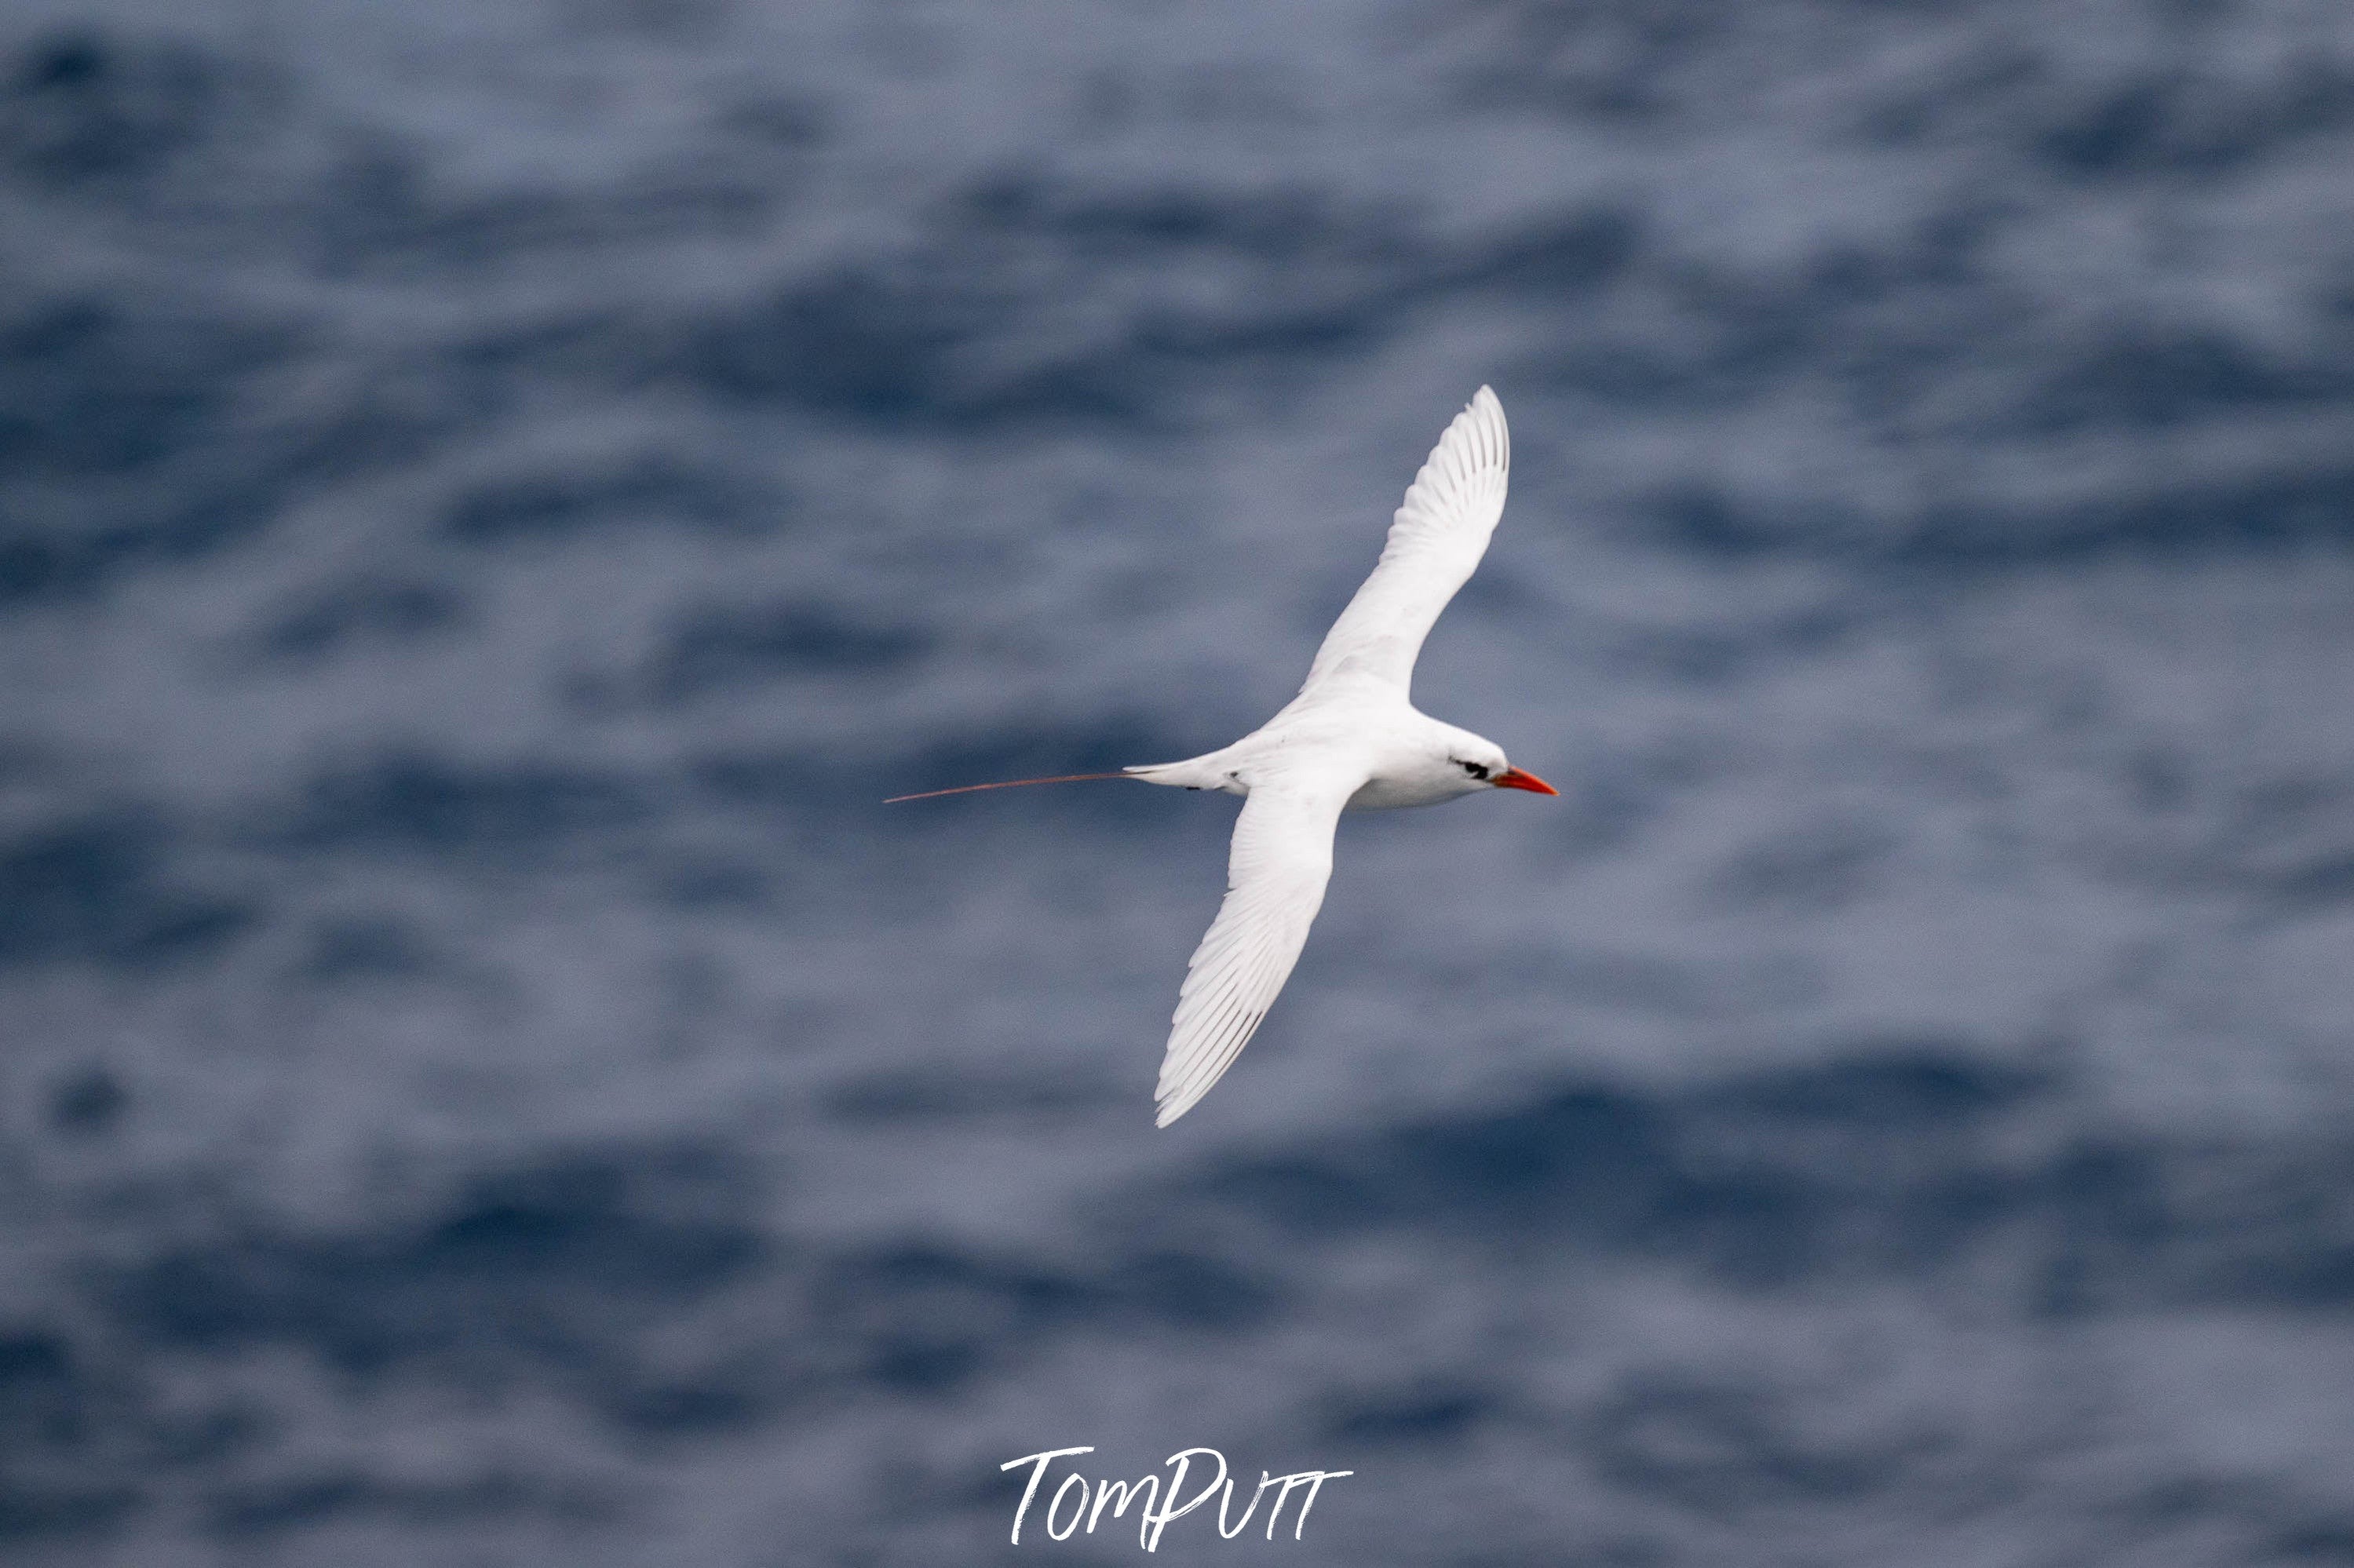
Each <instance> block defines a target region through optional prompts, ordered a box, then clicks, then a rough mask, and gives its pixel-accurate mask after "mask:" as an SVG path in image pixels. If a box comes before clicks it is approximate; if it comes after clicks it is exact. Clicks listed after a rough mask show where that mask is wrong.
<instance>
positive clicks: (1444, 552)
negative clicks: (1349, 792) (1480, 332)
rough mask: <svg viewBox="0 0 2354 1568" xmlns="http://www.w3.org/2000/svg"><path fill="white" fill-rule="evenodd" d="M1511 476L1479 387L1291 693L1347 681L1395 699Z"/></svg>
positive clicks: (1491, 402) (1481, 545) (1464, 574)
mask: <svg viewBox="0 0 2354 1568" xmlns="http://www.w3.org/2000/svg"><path fill="white" fill-rule="evenodd" d="M1511 466H1512V439H1511V430H1510V429H1508V428H1507V427H1506V426H1505V424H1504V408H1503V405H1502V404H1500V403H1499V402H1497V401H1496V394H1495V393H1494V392H1492V391H1490V389H1489V388H1487V387H1480V388H1479V392H1478V393H1477V394H1476V395H1475V396H1474V397H1472V399H1471V401H1470V402H1469V404H1468V405H1466V406H1465V408H1464V409H1463V411H1462V412H1461V413H1459V414H1458V415H1456V416H1455V421H1454V423H1452V424H1450V425H1448V426H1447V433H1446V434H1444V435H1442V436H1440V437H1439V438H1438V444H1437V446H1436V447H1433V448H1432V449H1431V452H1430V457H1429V459H1428V460H1427V461H1425V462H1424V463H1423V465H1422V471H1420V472H1419V473H1417V474H1416V475H1415V476H1414V484H1413V486H1412V487H1411V488H1410V489H1408V490H1407V491H1406V493H1405V504H1404V505H1402V506H1400V507H1399V508H1398V509H1397V515H1396V517H1395V519H1394V521H1393V522H1392V523H1391V524H1390V532H1389V539H1388V541H1387V542H1386V543H1385V544H1384V546H1382V558H1381V562H1380V564H1379V565H1377V566H1375V567H1373V576H1371V577H1367V578H1366V579H1365V581H1364V584H1363V586H1362V587H1361V588H1358V589H1357V593H1356V597H1355V598H1353V599H1351V600H1350V601H1349V608H1348V609H1344V610H1342V611H1341V619H1340V620H1336V621H1334V622H1333V623H1332V630H1330V631H1328V632H1326V633H1325V634H1324V643H1323V646H1321V647H1320V648H1319V649H1317V650H1316V662H1315V663H1314V664H1312V665H1311V666H1310V668H1309V671H1308V680H1307V682H1306V683H1304V684H1303V685H1302V686H1301V687H1300V690H1301V691H1303V692H1305V691H1307V690H1309V689H1310V688H1311V687H1313V686H1315V685H1317V684H1318V683H1320V682H1323V681H1326V680H1330V679H1331V678H1332V677H1334V676H1336V675H1340V674H1342V673H1350V672H1355V673H1362V674H1364V675H1367V676H1370V677H1372V678H1373V679H1375V680H1379V681H1383V682H1385V683H1389V684H1391V685H1394V686H1396V687H1397V688H1398V689H1399V690H1400V691H1401V692H1403V691H1404V690H1405V688H1406V686H1407V684H1408V683H1410V682H1411V681H1412V680H1413V678H1414V662H1415V659H1416V656H1417V655H1419V654H1420V653H1421V652H1422V643H1423V639H1424V638H1426V637H1428V636H1429V635H1430V629H1431V627H1432V625H1433V624H1434V623H1435V622H1437V620H1438V612H1439V611H1440V610H1442V609H1446V608H1447V600H1449V599H1453V598H1454V597H1455V592H1456V590H1457V589H1458V588H1461V587H1462V586H1463V585H1464V583H1465V582H1467V581H1469V578H1470V577H1471V574H1472V572H1473V571H1475V570H1476V569H1478V567H1479V557H1480V556H1484V555H1486V554H1487V553H1488V541H1489V539H1490V538H1491V537H1493V536H1494V535H1495V532H1496V522H1497V520H1498V519H1499V518H1500V517H1501V516H1503V514H1504V492H1505V489H1506V487H1507V485H1508V482H1509V481H1510V479H1511Z"/></svg>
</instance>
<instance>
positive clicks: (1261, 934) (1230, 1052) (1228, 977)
mask: <svg viewBox="0 0 2354 1568" xmlns="http://www.w3.org/2000/svg"><path fill="white" fill-rule="evenodd" d="M1362 782H1363V780H1362V779H1357V780H1347V779H1327V780H1316V781H1310V780H1304V779H1281V778H1278V779H1269V780H1267V782H1264V783H1260V784H1256V785H1254V786H1253V787H1252V789H1251V792H1250V796H1249V798H1248V799H1247V800H1245V801H1244V802H1243V810H1242V815H1241V816H1239V817H1237V818H1236V819H1235V842H1234V849H1233V852H1232V853H1230V854H1229V855H1228V857H1227V861H1226V899H1225V903H1224V904H1222V905H1220V906H1218V917H1217V918H1216V919H1215V920H1214V921H1212V922H1211V923H1210V929H1209V933H1208V934H1207V935H1206V936H1204V938H1202V945H1201V946H1200V947H1198V948H1194V949H1193V959H1192V961H1191V962H1190V963H1188V964H1187V965H1186V969H1185V983H1184V985H1183V987H1182V988H1181V989H1180V990H1179V991H1178V993H1177V1013H1176V1017H1175V1018H1174V1020H1172V1027H1171V1029H1170V1031H1169V1050H1168V1053H1167V1054H1165V1055H1163V1056H1162V1057H1161V1083H1160V1086H1159V1087H1158V1088H1156V1089H1155V1090H1154V1091H1153V1096H1154V1097H1155V1098H1156V1099H1157V1100H1159V1101H1160V1107H1161V1108H1160V1111H1159V1114H1158V1115H1157V1116H1156V1118H1154V1119H1155V1123H1156V1125H1158V1126H1161V1127H1167V1126H1168V1125H1169V1124H1170V1123H1171V1122H1172V1121H1175V1120H1176V1119H1177V1118H1179V1117H1181V1116H1183V1115H1184V1114H1185V1113H1186V1112H1187V1111H1189V1110H1191V1109H1193V1106H1194V1104H1195V1102H1197V1101H1198V1100H1200V1099H1201V1097H1203V1096H1204V1095H1205V1094H1208V1093H1209V1092H1210V1086H1211V1085H1213V1084H1214V1083H1216V1082H1217V1081H1218V1079H1219V1077H1220V1075H1223V1074H1224V1073H1225V1070H1226V1069H1227V1068H1228V1067H1230V1066H1232V1065H1234V1060H1235V1056H1237V1055H1239V1054H1241V1052H1242V1048H1243V1046H1244V1045H1246V1044H1248V1043H1249V1041H1250V1037H1251V1035H1252V1034H1253V1033H1256V1032H1257V1029H1258V1024H1259V1020H1260V1019H1262V1018H1264V1017H1266V1016H1267V1008H1268V1007H1269V1006H1271V1005H1272V1004H1273V1003H1274V1001H1275V998H1276V993H1277V992H1278V991H1281V990H1282V989H1283V982H1284V981H1285V980H1288V979H1289V978H1290V977H1291V968H1292V966H1293V965H1294V964H1296V963H1298V962H1299V949H1300V948H1302V947H1303V946H1305V945H1306V943H1307V941H1308V927H1310V925H1311V924H1313V923H1314V921H1315V919H1316V911H1317V910H1318V909H1319V908H1320V907H1321V906H1323V903H1324V885H1325V883H1326V882H1328V881H1329V880H1331V875H1332V830H1333V827H1334V825H1335V824H1336V823H1338V822H1339V821H1340V820H1341V806H1342V805H1344V804H1345V803H1346V802H1347V800H1348V799H1349V796H1350V794H1351V793H1352V791H1353V790H1354V789H1355V788H1356V786H1357V784H1358V783H1362Z"/></svg>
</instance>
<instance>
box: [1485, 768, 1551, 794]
mask: <svg viewBox="0 0 2354 1568" xmlns="http://www.w3.org/2000/svg"><path fill="white" fill-rule="evenodd" d="M1488 782H1489V783H1490V784H1493V785H1494V786H1495V787H1496V788H1497V789H1526V790H1527V791H1528V792H1529V793H1530V794H1532V795H1558V794H1560V793H1561V791H1560V790H1558V789H1554V788H1553V786H1552V785H1550V784H1548V783H1546V782H1545V781H1544V780H1543V779H1540V778H1538V777H1537V776H1536V775H1535V774H1533V773H1523V772H1522V771H1521V770H1520V769H1519V768H1505V769H1504V770H1503V771H1502V772H1501V773H1499V774H1497V775H1496V776H1495V777H1494V778H1493V779H1489V780H1488Z"/></svg>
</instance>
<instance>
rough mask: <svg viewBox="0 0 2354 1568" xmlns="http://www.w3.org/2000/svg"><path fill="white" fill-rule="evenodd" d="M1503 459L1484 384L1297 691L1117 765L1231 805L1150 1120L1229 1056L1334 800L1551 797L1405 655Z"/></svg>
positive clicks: (1439, 605)
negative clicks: (1461, 724) (1215, 884)
mask: <svg viewBox="0 0 2354 1568" xmlns="http://www.w3.org/2000/svg"><path fill="white" fill-rule="evenodd" d="M1510 471H1511V438H1510V435H1509V434H1508V432H1507V429H1506V428H1505V424H1504V410H1503V408H1502V407H1501V406H1500V404H1498V402H1497V401H1496V395H1495V394H1494V393H1493V392H1491V391H1490V390H1489V389H1488V388H1487V387H1481V388H1479V394H1478V396H1476V397H1473V398H1472V399H1471V402H1470V404H1469V407H1467V408H1465V409H1464V410H1463V412H1462V413H1461V414H1459V415H1458V416H1457V417H1456V418H1455V421H1454V423H1453V424H1451V425H1449V426H1448V427H1447V433H1446V434H1445V435H1444V436H1442V437H1441V438H1440V439H1439V442H1438V445H1437V447H1436V448H1435V449H1433V450H1432V451H1431V454H1430V459H1429V461H1427V462H1426V463H1425V464H1424V465H1423V468H1422V471H1421V472H1420V473H1419V474H1417V475H1416V478H1415V482H1414V485H1413V487H1412V488H1411V489H1409V490H1408V491H1407V492H1406V496H1405V504H1404V505H1403V506H1400V507H1399V508H1398V511H1397V515H1396V518H1395V520H1394V522H1393V523H1392V524H1391V527H1390V534H1389V541H1388V544H1387V545H1386V546H1385V547H1384V549H1383V551H1382V558H1381V563H1380V565H1378V566H1377V567H1374V568H1373V576H1372V577H1368V578H1367V579H1366V580H1365V583H1364V586H1363V587H1362V588H1359V589H1358V590H1357V593H1356V597H1355V598H1353V599H1351V600H1350V601H1349V607H1348V609H1345V610H1343V611H1342V612H1341V619H1340V620H1338V621H1336V622H1335V623H1334V624H1333V627H1332V630H1331V631H1330V632H1329V633H1327V634H1326V636H1325V639H1324V642H1323V646H1322V647H1320V649H1318V651H1317V653H1316V660H1315V662H1314V664H1313V665H1312V666H1310V670H1309V673H1308V680H1307V683H1305V684H1304V685H1302V686H1301V687H1300V689H1299V695H1298V696H1296V697H1294V698H1293V699H1292V700H1291V701H1290V702H1289V703H1288V704H1286V705H1285V706H1284V708H1283V710H1282V711H1281V712H1279V713H1278V714H1277V715H1275V716H1274V717H1273V718H1271V719H1269V720H1267V723H1266V724H1264V725H1262V726H1259V727H1258V728H1257V729H1255V730H1253V731H1252V732H1251V733H1250V734H1248V735H1246V736H1243V737H1242V738H1241V739H1240V740H1237V741H1235V743H1234V744H1233V745H1231V746H1226V747H1220V748H1219V749H1218V750H1216V751H1213V752H1209V753H1206V754H1204V755H1203V756H1200V757H1192V758H1186V759H1184V760H1183V761H1182V762H1163V763H1158V764H1154V765H1150V766H1147V767H1141V768H1129V769H1128V770H1127V771H1128V773H1129V775H1130V776H1131V777H1134V778H1137V779H1143V780H1144V781H1146V782H1147V783H1151V784H1166V785H1171V786H1174V787H1177V788H1181V789H1217V790H1221V791H1223V792H1225V793H1226V794H1229V795H1240V796H1243V797H1244V798H1245V804H1244V806H1243V810H1242V815H1241V817H1240V818H1239V819H1238V820H1237V821H1236V822H1235V841H1234V849H1233V853H1232V855H1231V857H1230V859H1229V861H1228V864H1227V874H1226V897H1225V904H1224V905H1222V906H1220V908H1219V910H1218V917H1217V919H1216V920H1215V921H1214V923H1213V924H1212V925H1211V927H1210V929H1209V933H1208V935H1206V936H1204V938H1202V945H1201V946H1200V947H1199V948H1196V949H1195V950H1194V953H1193V961H1192V962H1191V964H1189V965H1188V966H1187V971H1186V976H1185V983H1184V986H1183V988H1182V990H1181V991H1180V992H1179V993H1178V1002H1177V1012H1176V1016H1175V1018H1174V1019H1173V1020H1172V1027H1171V1030H1170V1034H1169V1046H1168V1051H1167V1053H1166V1054H1165V1055H1164V1056H1163V1058H1162V1061H1161V1082H1160V1086H1159V1088H1158V1091H1157V1093H1156V1098H1157V1099H1158V1100H1159V1102H1160V1111H1159V1116H1158V1120H1159V1123H1160V1125H1161V1126H1162V1127H1166V1126H1168V1125H1169V1124H1170V1123H1171V1122H1172V1121H1174V1120H1176V1119H1177V1118H1179V1117H1181V1116H1182V1115H1184V1114H1185V1112H1186V1111H1188V1110H1189V1109H1191V1108H1192V1107H1193V1105H1194V1104H1195V1103H1196V1102H1197V1101H1199V1100H1200V1099H1201V1097H1203V1096H1204V1094H1206V1093H1208V1092H1209V1089H1210V1086H1212V1085H1213V1084H1214V1083H1216V1082H1217V1080H1218V1078H1219V1076H1220V1075H1222V1074H1224V1073H1225V1070H1226V1068H1227V1067H1228V1066H1230V1065H1232V1064H1233V1062H1234V1059H1235V1056H1236V1055H1237V1054H1239V1053H1240V1052H1241V1050H1242V1048H1243V1046H1244V1045H1245V1044H1247V1043H1248V1041H1249V1039H1250V1037H1251V1034H1252V1033H1253V1032H1254V1031H1256V1030H1257V1027H1258V1023H1259V1020H1260V1019H1262V1018H1263V1017H1265V1016H1266V1014H1267V1007H1268V1006H1269V1005H1270V1004H1271V1003H1272V1002H1273V1001H1275V997H1276V993H1277V992H1278V991H1281V990H1282V989H1283V982H1284V981H1285V980H1287V979H1288V978H1289V976H1290V974H1291V969H1292V966H1293V965H1294V964H1295V963H1297V962H1298V961H1299V951H1300V948H1301V947H1302V946H1303V945H1305V943H1306V941H1307V939H1308V927H1309V926H1310V923H1311V922H1312V921H1314V919H1315V918H1316V911H1317V910H1318V908H1319V907H1320V906H1322V904H1323V901H1324V885H1325V883H1326V882H1327V880H1328V879H1329V878H1330V877H1331V872H1332V832H1333V828H1334V825H1335V824H1336V822H1337V821H1338V819H1339V817H1340V815H1341V812H1342V811H1344V810H1383V809H1386V808H1390V807H1397V806H1428V805H1435V804H1437V802H1439V801H1441V800H1453V799H1454V798H1456V797H1457V796H1458V795H1469V794H1475V793H1477V792H1479V791H1480V790H1483V789H1495V788H1498V787H1502V788H1507V789H1530V790H1534V791H1536V792H1538V793H1542V794H1552V793H1553V789H1552V787H1551V786H1549V785H1547V784H1545V783H1544V782H1543V780H1542V779H1536V778H1535V777H1534V776H1533V775H1531V774H1525V773H1522V772H1521V771H1520V770H1518V769H1517V768H1512V767H1511V764H1510V763H1508V762H1507V761H1506V760H1505V758H1504V753H1503V748H1502V747H1499V746H1497V745H1496V744H1495V742H1493V741H1490V740H1485V739H1482V738H1481V737H1480V736H1476V735H1473V734H1472V733H1471V732H1470V731H1469V730H1465V729H1458V728H1457V727H1456V726H1453V725H1449V724H1442V723H1440V722H1439V721H1438V720H1437V719H1434V718H1431V717H1429V716H1428V715H1426V714H1423V713H1421V712H1420V711H1418V710H1417V709H1416V707H1415V705H1414V704H1413V703H1412V702H1411V701H1410V700H1409V698H1408V695H1407V688H1408V683H1409V682H1410V681H1411V679H1412V677H1413V673H1414V662H1415V657H1416V654H1417V653H1418V652H1420V651H1421V648H1422V642H1423V639H1424V638H1425V637H1426V635H1427V634H1428V633H1429V630H1430V628H1431V624H1432V623H1433V622H1434V621H1436V620H1437V619H1438V612H1439V611H1440V610H1442V609H1445V608H1446V607H1447V600H1449V599H1452V598H1454V597H1455V592H1456V590H1457V589H1458V588H1461V587H1462V586H1463V584H1464V582H1465V580H1466V579H1468V578H1469V577H1470V575H1471V572H1472V570H1473V568H1474V567H1477V566H1478V565H1479V557H1480V556H1482V555H1483V554H1485V553H1486V551H1487V548H1488V540H1489V536H1490V535H1492V534H1493V533H1494V532H1495V528H1496V523H1497V520H1498V519H1499V518H1500V517H1501V516H1502V515H1503V510H1504V493H1505V489H1506V484H1507V481H1508V479H1509V477H1510Z"/></svg>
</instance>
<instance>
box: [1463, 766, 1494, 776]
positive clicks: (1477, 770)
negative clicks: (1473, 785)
mask: <svg viewBox="0 0 2354 1568" xmlns="http://www.w3.org/2000/svg"><path fill="white" fill-rule="evenodd" d="M1463 771H1464V772H1466V773H1469V775H1471V777H1472V778H1474V779H1485V778H1486V777H1488V765H1487V764H1486V763H1484V762H1467V763H1465V764H1464V765H1463Z"/></svg>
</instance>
